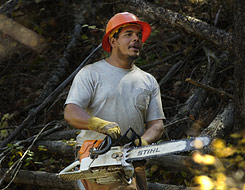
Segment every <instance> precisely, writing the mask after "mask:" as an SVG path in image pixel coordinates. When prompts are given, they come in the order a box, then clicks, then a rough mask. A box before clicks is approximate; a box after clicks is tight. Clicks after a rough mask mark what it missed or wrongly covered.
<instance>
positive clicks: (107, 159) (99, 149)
mask: <svg viewBox="0 0 245 190" xmlns="http://www.w3.org/2000/svg"><path fill="white" fill-rule="evenodd" d="M129 133H131V134H130V136H131V138H128V134H129ZM135 139H139V145H138V146H136V145H135V144H134V143H133V142H134V141H135ZM125 142H127V143H126V144H125ZM209 143H210V138H209V137H207V136H203V137H192V138H188V139H182V140H174V141H169V142H162V143H157V144H151V145H147V146H141V138H140V136H139V135H137V134H136V133H135V131H134V130H133V129H132V128H129V129H128V131H127V132H126V133H125V134H124V135H123V136H121V137H120V138H119V139H118V140H117V141H115V142H113V141H112V138H111V137H110V136H106V138H105V139H104V140H90V141H85V142H84V143H83V146H82V147H81V149H80V151H79V154H80V155H81V156H80V160H77V161H75V162H74V163H72V164H70V165H69V166H67V167H66V168H65V169H63V170H62V171H61V172H60V173H59V174H58V176H59V177H60V178H62V179H64V180H79V179H86V180H89V181H92V182H96V183H97V184H110V183H117V182H125V183H127V184H130V183H131V182H132V177H133V174H134V167H133V162H134V161H143V160H147V159H151V158H153V157H161V156H164V155H168V154H172V153H180V152H184V151H191V150H196V149H200V148H203V147H205V146H208V145H209Z"/></svg>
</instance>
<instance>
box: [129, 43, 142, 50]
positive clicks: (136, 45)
mask: <svg viewBox="0 0 245 190" xmlns="http://www.w3.org/2000/svg"><path fill="white" fill-rule="evenodd" d="M129 49H132V50H134V51H139V50H140V46H139V45H138V44H133V45H130V46H129Z"/></svg>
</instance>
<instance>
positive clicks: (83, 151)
mask: <svg viewBox="0 0 245 190" xmlns="http://www.w3.org/2000/svg"><path fill="white" fill-rule="evenodd" d="M102 141H103V140H86V141H84V143H83V145H82V146H81V148H80V150H79V155H80V157H79V159H80V161H81V160H82V159H83V158H86V157H89V154H90V152H89V150H90V149H91V148H97V147H98V146H99V145H100V144H101V143H102Z"/></svg>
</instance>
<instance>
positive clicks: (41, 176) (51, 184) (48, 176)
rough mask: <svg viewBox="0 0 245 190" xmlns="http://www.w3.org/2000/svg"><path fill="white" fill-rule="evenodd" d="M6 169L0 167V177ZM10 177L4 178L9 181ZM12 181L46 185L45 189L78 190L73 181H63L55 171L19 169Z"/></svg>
mask: <svg viewBox="0 0 245 190" xmlns="http://www.w3.org/2000/svg"><path fill="white" fill-rule="evenodd" d="M6 171H7V169H3V168H0V177H2V176H3V175H4V173H5V172H6ZM11 179H12V177H10V176H8V177H7V178H5V181H6V182H9V181H10V180H11ZM13 183H15V184H27V185H33V186H42V187H47V189H66V190H78V187H77V186H76V184H75V182H74V181H64V180H62V179H60V178H59V177H58V176H57V174H55V173H49V172H42V171H27V170H20V171H19V172H18V174H17V176H16V177H15V179H14V181H13Z"/></svg>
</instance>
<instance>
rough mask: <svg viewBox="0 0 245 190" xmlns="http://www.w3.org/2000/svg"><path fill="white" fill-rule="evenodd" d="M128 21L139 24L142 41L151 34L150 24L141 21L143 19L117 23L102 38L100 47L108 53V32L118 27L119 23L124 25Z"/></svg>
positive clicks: (109, 47)
mask: <svg viewBox="0 0 245 190" xmlns="http://www.w3.org/2000/svg"><path fill="white" fill-rule="evenodd" d="M129 23H137V24H139V25H141V27H142V29H143V32H142V42H143V43H144V42H145V41H146V40H147V38H148V37H149V36H150V34H151V26H150V24H148V23H147V22H143V21H133V22H132V21H131V22H124V23H123V24H119V25H117V26H115V27H114V28H112V29H111V30H110V31H108V32H107V33H106V34H105V35H104V37H103V39H102V47H103V49H104V50H105V51H107V52H108V53H110V52H111V45H110V43H109V35H110V33H111V32H112V31H113V30H114V29H115V28H118V27H120V26H121V25H124V24H129Z"/></svg>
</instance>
